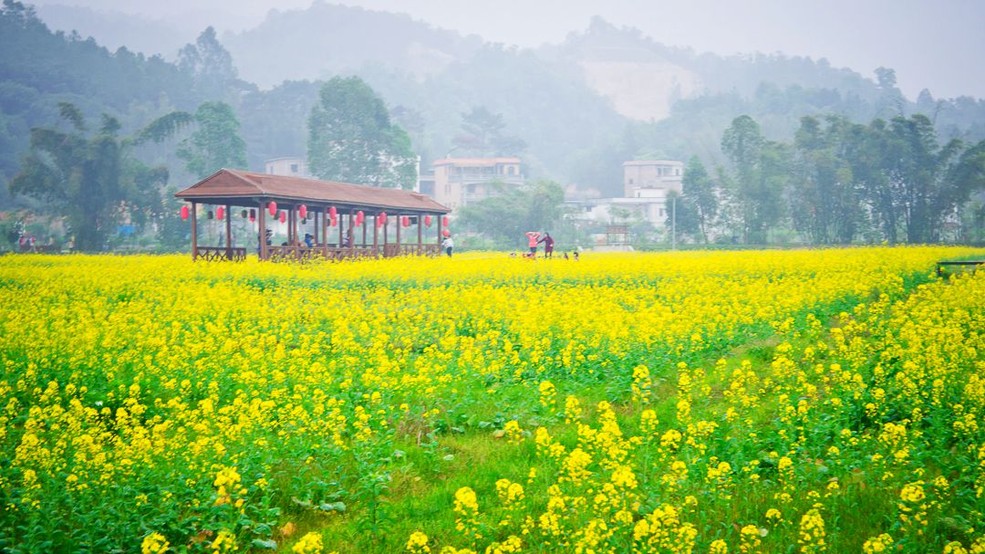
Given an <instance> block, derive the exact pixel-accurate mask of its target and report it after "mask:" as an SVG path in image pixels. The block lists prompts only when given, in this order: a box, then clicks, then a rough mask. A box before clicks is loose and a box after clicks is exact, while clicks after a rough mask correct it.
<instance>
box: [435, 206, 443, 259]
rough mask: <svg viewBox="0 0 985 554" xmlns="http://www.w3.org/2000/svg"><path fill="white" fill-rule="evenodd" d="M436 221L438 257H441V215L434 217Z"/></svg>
mask: <svg viewBox="0 0 985 554" xmlns="http://www.w3.org/2000/svg"><path fill="white" fill-rule="evenodd" d="M436 219H437V220H438V224H437V225H436V227H437V228H438V255H439V256H440V255H441V221H442V217H441V214H438V215H437V216H436Z"/></svg>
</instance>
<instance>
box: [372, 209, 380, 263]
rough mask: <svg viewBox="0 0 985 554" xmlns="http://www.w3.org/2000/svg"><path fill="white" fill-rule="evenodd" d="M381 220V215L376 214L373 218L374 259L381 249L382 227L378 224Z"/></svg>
mask: <svg viewBox="0 0 985 554" xmlns="http://www.w3.org/2000/svg"><path fill="white" fill-rule="evenodd" d="M379 218H380V214H376V215H374V216H373V256H374V257H375V256H377V255H379V248H380V246H379V245H380V243H379V234H380V226H379V224H378V223H377V221H379Z"/></svg>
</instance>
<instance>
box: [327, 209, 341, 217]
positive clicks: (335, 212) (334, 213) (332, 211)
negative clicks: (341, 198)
mask: <svg viewBox="0 0 985 554" xmlns="http://www.w3.org/2000/svg"><path fill="white" fill-rule="evenodd" d="M328 215H329V216H330V217H331V218H332V219H335V218H336V217H337V216H338V215H339V212H338V210H336V209H335V206H332V207H330V208H329V209H328Z"/></svg>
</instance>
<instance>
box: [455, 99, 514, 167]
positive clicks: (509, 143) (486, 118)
mask: <svg viewBox="0 0 985 554" xmlns="http://www.w3.org/2000/svg"><path fill="white" fill-rule="evenodd" d="M505 128H506V123H504V122H503V114H500V113H493V112H491V111H489V109H488V108H486V107H484V106H473V107H472V109H471V110H470V111H468V112H466V113H463V114H462V134H460V135H457V136H456V137H455V138H454V139H453V140H452V143H453V144H454V145H455V147H456V148H459V149H461V150H463V151H465V152H466V153H469V154H472V155H476V156H517V155H519V154H520V153H521V152H523V150H524V149H525V148H526V147H527V144H526V143H525V142H524V141H523V140H522V139H520V138H518V137H513V136H507V135H504V134H503V129H505Z"/></svg>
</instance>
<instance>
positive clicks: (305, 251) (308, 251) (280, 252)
mask: <svg viewBox="0 0 985 554" xmlns="http://www.w3.org/2000/svg"><path fill="white" fill-rule="evenodd" d="M439 252H440V248H439V247H438V245H436V244H421V245H418V244H401V245H397V244H385V245H384V244H381V245H378V246H377V247H375V248H374V247H373V245H366V246H362V245H356V246H353V247H347V246H343V247H339V246H335V245H333V244H328V245H319V246H268V247H267V253H268V259H270V260H273V261H277V260H297V261H305V260H312V259H326V260H348V259H356V258H379V257H381V256H382V257H385V258H392V257H396V256H436V255H437V254H438V253H439Z"/></svg>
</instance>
